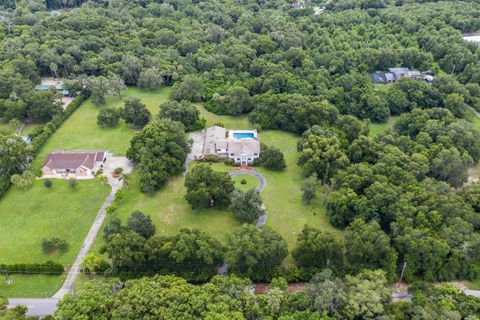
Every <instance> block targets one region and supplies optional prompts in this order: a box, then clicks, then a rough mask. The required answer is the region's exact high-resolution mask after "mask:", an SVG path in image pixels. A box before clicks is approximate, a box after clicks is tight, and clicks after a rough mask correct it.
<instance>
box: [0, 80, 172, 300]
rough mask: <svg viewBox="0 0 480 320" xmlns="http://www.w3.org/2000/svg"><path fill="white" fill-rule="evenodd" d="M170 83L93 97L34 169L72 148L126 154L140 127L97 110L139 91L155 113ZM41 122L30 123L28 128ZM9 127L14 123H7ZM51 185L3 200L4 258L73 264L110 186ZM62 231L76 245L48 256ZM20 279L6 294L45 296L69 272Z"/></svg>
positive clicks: (0, 252)
mask: <svg viewBox="0 0 480 320" xmlns="http://www.w3.org/2000/svg"><path fill="white" fill-rule="evenodd" d="M168 95H169V88H165V89H161V90H156V91H149V90H139V89H137V88H129V89H128V90H126V91H125V92H124V93H123V94H122V96H121V97H108V99H107V104H106V105H105V106H101V107H98V106H94V105H93V104H92V102H91V101H90V100H87V101H86V102H84V103H83V104H82V106H81V107H80V108H79V109H78V110H77V111H76V112H75V113H74V114H73V115H72V116H71V117H70V118H69V119H68V120H67V121H66V122H65V123H64V124H63V125H62V126H61V127H60V128H59V130H57V132H55V134H53V135H52V137H51V138H50V139H49V141H48V142H47V143H46V145H45V146H44V148H43V149H42V150H41V152H40V154H39V156H38V157H37V158H36V159H35V160H34V164H33V168H34V169H35V168H36V169H39V168H40V167H41V166H42V165H43V162H44V159H45V155H46V154H47V153H48V152H51V151H55V150H59V149H62V148H63V149H66V150H80V149H105V150H110V151H113V152H115V153H117V154H124V153H125V151H126V150H127V148H128V146H129V143H130V139H131V137H132V136H133V134H134V133H135V131H134V130H133V129H131V128H129V127H128V126H127V125H126V124H125V123H123V122H121V123H120V124H119V125H118V126H117V127H115V128H101V127H99V126H98V125H97V123H96V122H97V114H98V112H99V111H100V110H101V108H105V107H107V106H110V107H121V106H123V103H124V99H125V98H126V97H128V96H137V97H139V98H141V100H142V101H143V102H144V103H145V104H146V105H147V106H148V108H149V109H150V111H151V112H152V115H153V116H156V114H157V113H158V111H159V106H160V104H162V103H163V102H165V101H167V99H168ZM34 126H35V125H29V126H27V127H26V128H25V129H24V131H23V132H24V133H25V132H27V131H28V130H30V129H31V128H33V127H34ZM3 127H5V128H8V124H3ZM52 181H53V187H52V188H51V189H50V190H47V189H46V188H45V187H44V186H43V181H42V180H40V181H35V182H34V184H33V186H32V187H31V188H30V189H28V190H26V191H20V190H18V189H16V188H15V187H12V188H10V190H9V191H8V193H7V194H6V195H5V196H4V197H2V198H1V199H0V263H21V262H43V261H45V260H48V259H51V260H53V261H58V262H60V263H62V264H63V265H65V266H66V267H67V268H68V267H69V266H70V265H71V264H72V263H73V261H74V259H75V257H76V255H77V253H78V251H79V249H80V247H81V245H82V244H83V241H84V239H85V237H86V235H87V233H88V230H89V229H90V227H91V225H92V223H93V220H94V218H95V216H96V214H97V212H98V210H99V208H100V207H101V205H102V203H103V202H104V200H105V198H106V197H107V195H108V193H109V190H110V189H109V187H108V186H105V185H102V184H101V183H100V182H98V181H80V182H79V184H78V186H77V187H76V188H75V189H74V190H72V189H70V188H69V187H68V183H67V181H62V180H52ZM51 236H60V237H62V238H64V239H66V240H67V241H68V243H69V245H70V247H69V249H68V251H67V252H65V253H63V254H55V255H46V254H44V253H43V252H42V251H41V247H40V245H41V240H42V239H43V238H45V237H51ZM13 279H14V283H13V284H12V285H8V286H7V285H6V284H5V282H3V281H2V282H0V295H3V294H5V295H7V296H10V297H17V296H26V297H28V296H31V297H45V296H49V295H52V294H53V293H55V291H56V290H58V288H59V287H60V286H61V284H62V282H63V279H64V276H41V275H28V276H27V275H25V276H18V275H15V276H13Z"/></svg>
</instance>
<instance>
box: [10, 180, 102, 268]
mask: <svg viewBox="0 0 480 320" xmlns="http://www.w3.org/2000/svg"><path fill="white" fill-rule="evenodd" d="M52 181H53V186H52V187H51V188H50V189H47V188H45V187H44V186H43V180H36V181H35V182H34V183H33V185H32V186H31V188H29V189H28V190H26V191H21V190H18V189H17V188H16V187H12V188H10V190H9V191H8V192H7V194H6V195H5V197H3V198H2V200H1V201H0V220H1V221H2V223H1V224H0V263H5V264H9V263H22V262H25V263H27V262H28V263H32V262H43V261H46V260H48V259H51V260H53V261H57V262H60V263H62V264H63V265H65V266H66V267H69V266H70V265H71V264H72V263H73V260H74V258H75V256H76V255H77V253H78V251H79V249H80V247H81V245H82V243H83V240H84V239H85V237H86V235H87V233H88V230H89V229H90V226H91V224H92V222H93V220H94V218H95V216H96V214H97V212H98V210H99V209H100V207H101V205H102V203H103V202H104V200H105V198H106V197H107V195H108V193H109V187H108V186H105V185H103V184H101V183H100V182H99V181H95V180H88V181H79V183H78V185H77V186H76V187H75V189H71V188H70V187H69V186H68V182H67V181H65V180H52ZM52 236H59V237H61V238H63V239H65V240H67V242H68V244H69V249H68V250H67V252H65V253H62V254H53V255H48V254H45V253H43V252H42V250H41V247H40V243H41V241H42V239H43V238H48V237H52Z"/></svg>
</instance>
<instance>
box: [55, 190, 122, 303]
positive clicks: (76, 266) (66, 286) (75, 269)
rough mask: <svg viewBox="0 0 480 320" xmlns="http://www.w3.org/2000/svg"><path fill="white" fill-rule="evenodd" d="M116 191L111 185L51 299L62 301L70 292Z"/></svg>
mask: <svg viewBox="0 0 480 320" xmlns="http://www.w3.org/2000/svg"><path fill="white" fill-rule="evenodd" d="M118 189H119V187H118V185H112V191H111V192H110V194H109V195H108V197H107V199H106V200H105V202H104V203H103V205H102V207H101V208H100V211H98V214H97V217H96V218H95V221H94V222H93V224H92V227H91V228H90V231H88V234H87V237H86V238H85V241H84V242H83V246H82V248H81V249H80V252H79V253H78V255H77V258H76V259H75V262H74V263H73V265H72V268H70V271H69V272H68V275H67V279H65V282H64V283H63V286H62V288H61V289H60V290H59V291H58V292H57V293H55V294H54V295H53V297H52V298H53V299H62V298H63V297H64V296H65V295H67V294H69V293H71V292H72V287H73V284H74V283H75V280H76V279H77V276H78V274H79V273H80V271H81V270H80V265H81V263H82V261H83V257H85V256H86V255H87V253H88V251H89V250H90V247H91V246H92V244H93V242H94V241H95V238H96V236H97V234H98V231H100V228H101V227H102V223H103V220H105V217H106V215H107V213H106V209H107V208H108V207H109V206H110V205H111V204H112V202H113V200H114V198H115V192H117V190H118Z"/></svg>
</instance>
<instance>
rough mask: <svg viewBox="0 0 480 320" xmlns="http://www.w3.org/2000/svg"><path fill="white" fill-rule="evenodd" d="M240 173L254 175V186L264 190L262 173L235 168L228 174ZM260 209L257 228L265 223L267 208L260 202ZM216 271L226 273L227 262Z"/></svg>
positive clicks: (260, 190) (264, 184)
mask: <svg viewBox="0 0 480 320" xmlns="http://www.w3.org/2000/svg"><path fill="white" fill-rule="evenodd" d="M242 174H246V175H249V176H254V177H256V178H257V179H258V186H257V188H256V189H257V190H258V192H262V191H263V190H265V187H266V186H267V180H266V179H265V177H264V176H263V175H261V174H260V173H258V172H256V171H253V170H242V169H239V170H236V171H233V172H230V173H229V175H230V176H231V177H235V176H238V175H242ZM262 209H263V212H265V213H264V214H262V215H261V216H260V217H258V220H257V223H256V224H255V227H257V228H261V227H263V226H264V225H265V223H267V208H265V206H264V205H263V204H262ZM217 273H218V274H227V273H228V264H226V263H223V265H222V266H221V267H220V268H218V271H217Z"/></svg>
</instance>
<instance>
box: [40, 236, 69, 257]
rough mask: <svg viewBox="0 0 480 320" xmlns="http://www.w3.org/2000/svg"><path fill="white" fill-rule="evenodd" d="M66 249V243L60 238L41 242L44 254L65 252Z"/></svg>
mask: <svg viewBox="0 0 480 320" xmlns="http://www.w3.org/2000/svg"><path fill="white" fill-rule="evenodd" d="M67 249H68V243H67V241H66V240H65V239H62V238H60V237H52V238H50V239H43V240H42V250H43V252H45V253H53V252H55V251H59V252H65V251H67Z"/></svg>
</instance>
